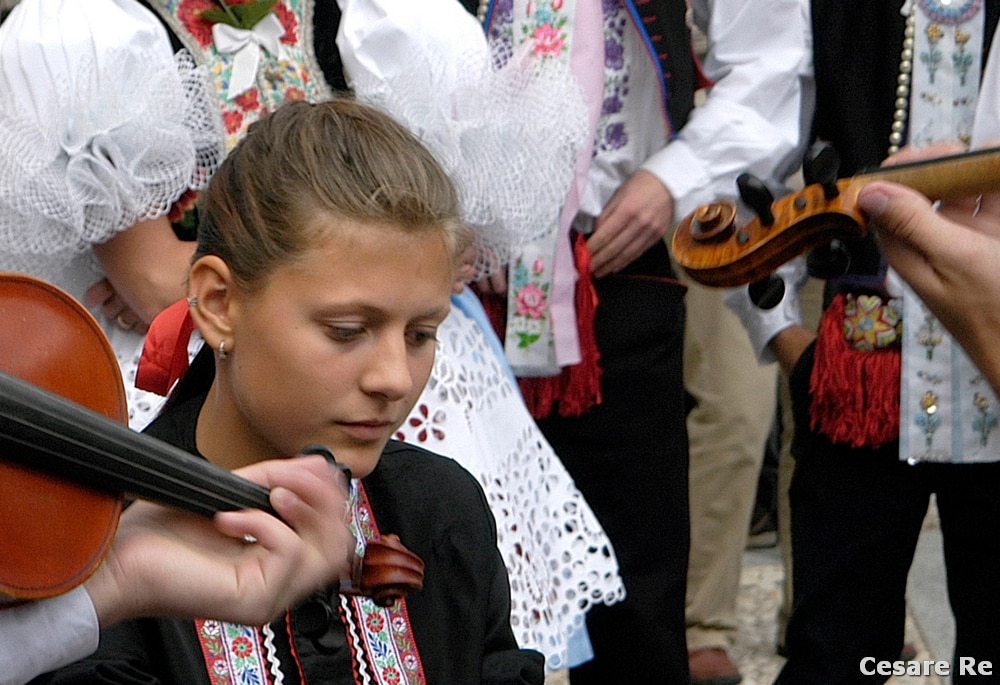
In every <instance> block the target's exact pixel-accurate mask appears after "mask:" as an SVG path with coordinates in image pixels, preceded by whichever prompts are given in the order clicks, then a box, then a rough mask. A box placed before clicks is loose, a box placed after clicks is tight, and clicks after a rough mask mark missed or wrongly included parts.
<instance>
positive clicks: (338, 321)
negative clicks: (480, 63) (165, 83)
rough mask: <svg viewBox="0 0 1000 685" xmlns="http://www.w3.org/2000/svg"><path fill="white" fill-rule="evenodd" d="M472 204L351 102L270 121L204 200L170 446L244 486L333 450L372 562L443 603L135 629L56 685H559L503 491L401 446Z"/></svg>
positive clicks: (302, 611)
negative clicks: (503, 531) (531, 629)
mask: <svg viewBox="0 0 1000 685" xmlns="http://www.w3.org/2000/svg"><path fill="white" fill-rule="evenodd" d="M456 197H457V196H456V194H455V190H454V188H453V187H452V185H451V183H450V182H449V180H448V178H447V176H446V175H445V174H444V172H443V171H442V170H441V168H440V167H439V166H438V165H437V163H436V162H434V161H433V158H432V157H431V156H430V154H429V153H428V152H427V151H426V149H425V148H424V147H423V146H422V145H421V144H420V143H419V142H417V141H416V139H415V138H414V137H413V136H412V135H410V134H409V133H408V132H407V131H406V130H405V129H403V128H402V127H401V126H399V125H398V124H396V123H394V122H393V121H392V120H391V119H389V118H388V117H387V116H385V115H382V114H380V113H378V112H377V111H375V110H373V109H370V108H368V107H365V106H362V105H359V104H357V103H355V102H352V101H350V100H344V99H341V100H333V101H330V102H326V103H323V104H317V105H311V104H307V103H305V102H302V101H298V102H292V103H290V104H287V105H283V106H282V107H280V108H279V109H277V110H276V111H275V112H274V113H272V114H270V115H269V116H267V117H265V118H264V119H262V120H261V121H259V122H257V123H255V124H254V125H253V126H252V127H251V129H250V131H249V133H248V135H247V136H246V138H245V139H244V140H243V141H242V142H241V143H240V145H239V146H238V147H237V148H236V149H235V150H234V151H233V152H232V153H231V154H230V155H229V157H228V158H227V159H226V161H225V162H224V164H223V166H222V168H221V169H220V170H219V172H218V173H217V174H216V175H215V176H214V178H213V179H212V182H211V184H210V186H209V189H208V190H207V192H206V193H205V195H204V197H203V198H202V202H203V205H202V207H201V210H202V216H201V224H200V227H199V236H198V249H197V252H196V255H195V261H194V263H193V265H192V267H191V270H190V278H189V294H190V297H189V300H188V311H189V313H190V317H191V319H192V320H193V322H194V324H195V325H196V326H197V329H198V331H199V332H200V334H201V336H202V337H203V338H204V340H205V346H204V348H203V349H202V352H201V353H199V356H198V357H197V358H196V360H195V362H194V363H193V364H192V366H191V368H190V370H189V371H188V372H187V374H186V375H185V377H184V378H183V380H182V382H181V384H180V385H179V386H178V387H177V388H176V390H175V392H174V394H173V396H172V397H171V400H170V402H169V403H168V406H167V408H166V410H165V411H164V413H163V414H162V415H161V416H160V417H159V418H158V419H157V420H156V421H154V423H153V424H152V425H151V426H150V428H149V429H148V432H149V433H151V434H153V435H155V436H157V437H159V438H161V439H164V440H167V441H169V442H172V443H174V444H176V445H179V446H181V447H183V448H185V449H187V450H189V451H191V452H193V453H197V454H201V455H203V456H204V457H205V458H207V459H209V460H211V461H213V462H216V463H218V464H220V465H222V466H225V467H227V468H236V467H239V466H242V465H245V464H249V463H253V462H257V461H260V460H264V459H267V458H269V457H274V456H275V455H285V454H296V453H298V452H299V451H301V450H302V449H303V448H304V447H305V446H307V445H311V444H321V445H325V446H327V447H329V448H330V449H331V450H332V451H333V453H334V454H335V455H336V459H337V460H338V461H339V462H341V463H343V464H345V465H346V466H347V467H349V468H350V469H351V471H352V473H353V475H354V477H355V478H356V479H357V480H355V481H354V482H353V484H354V491H353V495H352V502H351V509H350V515H349V520H350V524H351V526H352V527H353V528H354V530H355V531H356V535H357V538H358V545H359V552H360V553H363V548H364V545H365V543H366V541H369V540H371V539H373V538H375V537H377V536H379V535H386V534H396V535H398V536H399V537H400V539H401V541H402V543H403V544H404V545H405V546H406V547H407V548H409V549H410V550H411V551H413V552H414V553H416V554H417V555H418V556H420V557H421V559H422V560H423V562H424V564H425V569H424V585H423V589H421V590H419V591H415V592H413V593H411V594H410V595H409V596H408V597H407V598H405V599H404V600H400V601H398V602H397V603H396V604H394V605H393V606H390V607H387V608H380V607H379V606H376V605H375V604H374V603H373V602H372V601H371V600H370V599H368V598H360V597H348V596H345V595H340V594H338V593H337V589H336V588H332V589H330V590H328V591H326V592H323V593H319V595H317V596H316V597H315V598H314V599H313V600H312V601H310V602H307V603H305V604H304V605H300V606H299V607H295V608H293V609H291V610H290V612H289V613H288V615H287V616H285V617H283V618H282V619H279V620H278V621H276V622H274V623H271V624H269V625H266V626H263V627H262V628H254V627H248V626H240V625H232V624H226V623H220V622H218V621H212V620H204V621H195V622H194V623H191V622H186V621H174V620H168V619H157V620H140V621H137V622H131V623H123V624H119V625H118V626H116V627H115V628H113V629H111V630H109V631H105V632H104V633H103V634H102V637H101V646H100V649H99V650H98V652H97V653H96V654H95V655H94V656H93V657H92V658H89V659H87V660H85V661H81V662H77V663H76V664H74V665H72V666H70V667H67V668H66V669H63V670H61V671H57V672H56V673H54V674H51V675H49V676H47V677H46V680H44V681H43V682H52V683H69V682H86V683H97V682H105V683H126V682H129V683H130V682H136V681H139V680H141V681H143V682H150V681H155V682H169V683H178V684H180V683H183V684H184V685H189V684H193V683H212V684H213V685H214V684H216V683H230V682H232V683H249V682H259V683H265V682H273V683H276V682H283V683H298V682H306V683H310V684H315V683H354V682H359V683H360V682H365V683H367V682H377V683H399V682H406V683H425V682H426V683H480V682H483V683H541V682H542V681H543V658H542V656H541V655H540V654H538V653H537V652H532V651H527V650H519V649H518V648H517V644H516V642H515V640H514V636H513V634H512V632H511V627H510V623H509V620H510V619H509V617H510V599H509V587H508V581H507V576H506V572H505V569H504V564H503V561H502V559H501V557H500V555H499V552H498V550H497V546H496V532H495V527H494V523H493V519H492V517H491V514H490V511H489V508H488V505H487V503H486V500H485V497H484V496H483V492H482V489H481V488H480V487H479V486H478V484H477V483H476V481H475V479H474V478H473V477H472V476H471V475H470V474H469V473H468V472H466V471H465V470H464V469H462V467H460V466H459V465H458V464H457V463H455V462H454V461H452V460H450V459H446V458H442V457H438V456H436V455H434V454H431V453H429V452H427V451H425V450H422V449H420V448H418V447H413V446H409V445H406V444H403V443H399V442H394V441H392V442H391V441H390V438H391V437H392V435H393V432H394V431H395V430H396V429H397V427H398V426H399V424H400V423H401V422H402V421H403V420H404V419H405V418H406V417H407V415H408V413H409V411H410V410H411V408H412V406H413V404H414V402H415V401H416V399H417V397H418V396H419V395H420V392H421V391H422V390H423V387H424V384H425V383H426V381H427V378H428V376H429V375H430V372H431V367H432V365H433V363H434V353H435V335H436V331H437V328H438V326H439V325H440V324H441V322H442V321H443V320H444V318H445V317H446V316H447V315H448V312H449V308H450V302H449V295H450V293H451V288H452V284H453V282H454V279H455V274H456V271H457V266H458V261H459V257H460V255H461V253H462V252H463V251H464V249H465V248H466V246H467V245H468V240H469V238H468V235H467V229H465V228H464V226H463V224H462V223H461V221H460V219H459V209H458V202H457V199H456ZM163 320H168V319H167V318H165V319H163ZM181 324H182V325H183V321H182V322H181ZM178 345H179V347H178V349H182V350H183V349H186V347H187V344H186V340H184V336H183V335H182V336H180V338H179V341H178ZM213 353H214V354H213ZM213 356H214V364H213V363H212V362H213ZM213 370H214V373H213ZM206 371H207V373H206ZM317 610H319V612H318V613H319V615H320V618H319V620H317V619H316V613H317ZM323 610H326V611H327V613H326V614H324V613H323ZM147 679H148V680H147Z"/></svg>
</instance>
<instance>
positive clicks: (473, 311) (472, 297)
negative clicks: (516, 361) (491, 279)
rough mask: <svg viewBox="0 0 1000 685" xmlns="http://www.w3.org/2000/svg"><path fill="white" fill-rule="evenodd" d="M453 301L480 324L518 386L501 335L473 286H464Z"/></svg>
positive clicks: (453, 297)
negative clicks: (498, 334) (473, 290)
mask: <svg viewBox="0 0 1000 685" xmlns="http://www.w3.org/2000/svg"><path fill="white" fill-rule="evenodd" d="M451 303H452V305H454V306H455V307H457V308H458V310H459V311H461V312H462V313H463V314H465V315H466V316H468V317H469V318H470V319H472V320H474V321H475V322H476V323H477V324H478V325H479V328H480V329H482V331H483V336H485V338H486V342H488V343H489V345H490V349H492V350H493V353H494V354H495V355H496V356H497V359H498V360H499V361H500V364H501V366H503V369H504V371H506V372H507V377H508V378H510V382H511V383H513V385H514V387H515V388H516V387H518V386H517V378H516V377H515V376H514V371H513V370H512V369H511V368H510V364H509V363H508V362H507V357H506V356H505V355H504V353H503V343H501V342H500V338H499V336H497V334H496V331H494V330H493V324H491V323H490V319H489V317H488V316H487V315H486V310H485V309H484V308H483V303H482V302H480V301H479V298H478V297H477V296H476V294H475V293H474V292H472V289H471V288H463V289H462V294H461V295H452V296H451Z"/></svg>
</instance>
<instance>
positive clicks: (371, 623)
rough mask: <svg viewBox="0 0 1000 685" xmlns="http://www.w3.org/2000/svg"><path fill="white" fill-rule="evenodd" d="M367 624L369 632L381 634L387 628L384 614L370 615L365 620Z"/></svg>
mask: <svg viewBox="0 0 1000 685" xmlns="http://www.w3.org/2000/svg"><path fill="white" fill-rule="evenodd" d="M365 623H366V624H367V626H368V630H370V631H372V632H373V633H380V632H382V629H383V628H385V620H383V618H382V614H369V615H368V616H367V617H366V618H365Z"/></svg>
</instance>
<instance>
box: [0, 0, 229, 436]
mask: <svg viewBox="0 0 1000 685" xmlns="http://www.w3.org/2000/svg"><path fill="white" fill-rule="evenodd" d="M10 4H13V3H10ZM141 9H142V8H141V7H137V6H136V5H135V4H134V3H121V4H120V5H115V7H114V10H113V11H108V12H102V13H99V14H97V15H96V18H97V19H98V20H99V30H98V31H96V32H95V30H94V29H95V25H94V23H93V22H92V21H91V19H93V18H95V14H93V13H90V12H88V8H86V7H83V6H81V5H80V4H78V3H51V4H47V5H45V6H39V5H36V4H33V3H32V4H29V6H28V7H23V8H17V7H16V6H15V9H14V10H12V12H13V13H12V14H11V15H10V16H9V17H7V18H6V19H4V23H3V25H2V26H3V42H2V44H0V130H2V131H3V135H2V136H0V191H2V192H0V271H13V272H19V273H27V274H30V275H32V276H35V277H37V278H41V279H43V280H45V281H48V282H50V283H52V284H54V285H56V286H58V287H60V288H62V289H63V290H65V291H67V292H68V293H69V294H70V295H72V296H73V297H74V298H76V299H77V300H78V301H80V302H82V303H84V304H85V305H86V306H87V307H88V309H89V310H90V312H91V313H92V314H93V315H94V317H95V318H96V319H97V321H98V323H100V325H101V328H102V330H103V331H104V333H105V335H106V336H107V337H108V340H109V342H110V343H111V346H112V348H113V349H114V351H115V355H116V357H117V358H118V362H119V367H120V369H121V372H122V377H123V380H124V381H125V391H126V395H127V399H128V411H129V425H130V426H131V427H132V428H134V429H136V430H139V429H141V428H143V427H144V426H145V425H146V424H147V423H148V422H149V421H150V420H151V419H152V418H153V417H154V416H155V415H156V412H157V411H158V410H159V408H160V406H161V405H162V397H159V396H158V395H156V394H155V393H150V392H145V391H142V390H139V389H138V388H136V386H135V382H134V380H135V372H136V367H137V366H138V362H139V356H140V353H141V352H142V345H143V340H144V336H145V331H146V329H147V327H148V325H149V323H150V322H151V321H152V320H153V318H154V317H155V316H156V314H158V313H159V312H160V311H162V310H163V309H164V308H165V307H167V306H169V305H170V304H171V303H172V302H174V301H176V300H177V298H178V297H181V296H182V295H183V293H184V273H185V270H186V268H187V264H188V262H189V261H190V259H191V254H192V252H193V250H194V243H193V242H192V241H191V240H190V239H189V238H190V236H189V235H187V234H186V233H185V231H184V230H183V229H181V228H179V226H172V225H171V220H172V219H174V218H175V217H176V216H179V215H180V214H181V213H182V212H181V208H182V207H184V206H185V205H186V204H187V203H188V202H189V200H190V197H191V194H192V193H193V192H194V190H196V189H198V188H201V187H203V186H204V183H205V181H206V180H207V178H208V177H209V176H210V175H211V174H212V172H213V171H214V170H215V169H216V168H217V167H218V165H219V163H220V162H221V161H222V157H223V156H224V149H223V146H222V139H221V138H222V132H221V125H220V123H219V120H218V116H217V114H216V111H215V106H214V98H213V96H212V93H211V92H210V91H209V89H208V88H207V84H206V82H205V77H204V74H202V73H201V72H200V71H199V69H198V68H197V65H195V64H194V62H193V61H192V60H191V57H190V56H189V55H184V54H178V55H176V56H175V55H174V54H173V51H172V50H171V48H170V44H169V43H168V42H167V41H166V40H165V37H164V36H163V35H162V29H160V27H158V26H157V25H156V24H153V23H150V22H149V21H148V19H147V18H145V17H144V16H143V15H142V14H140V13H139V12H138V11H137V10H140V11H141ZM58 47H61V49H56V48H58Z"/></svg>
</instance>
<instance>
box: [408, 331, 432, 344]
mask: <svg viewBox="0 0 1000 685" xmlns="http://www.w3.org/2000/svg"><path fill="white" fill-rule="evenodd" d="M406 340H407V342H408V343H409V344H410V345H413V346H414V347H421V346H423V345H426V344H427V343H436V342H437V328H415V329H411V330H409V331H407V333H406Z"/></svg>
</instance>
